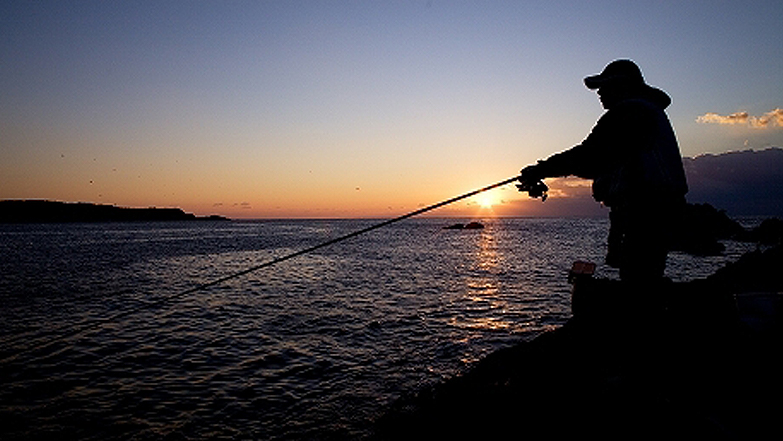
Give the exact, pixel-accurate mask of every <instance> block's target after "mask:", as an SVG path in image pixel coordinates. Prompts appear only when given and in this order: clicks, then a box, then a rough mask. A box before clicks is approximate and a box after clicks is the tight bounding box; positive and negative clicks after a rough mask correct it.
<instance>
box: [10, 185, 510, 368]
mask: <svg viewBox="0 0 783 441" xmlns="http://www.w3.org/2000/svg"><path fill="white" fill-rule="evenodd" d="M518 180H519V176H514V177H513V178H508V179H506V180H504V181H500V182H497V183H494V184H492V185H488V186H486V187H483V188H480V189H478V190H473V191H470V192H468V193H465V194H462V195H460V196H455V197H453V198H451V199H447V200H445V201H442V202H438V203H437V204H432V205H430V206H427V207H424V208H421V209H418V210H416V211H412V212H410V213H407V214H403V215H402V216H398V217H395V218H393V219H388V220H385V221H383V222H379V223H377V224H374V225H371V226H369V227H366V228H362V229H360V230H357V231H354V232H352V233H348V234H346V235H343V236H340V237H337V238H334V239H331V240H328V241H326V242H322V243H319V244H317V245H313V246H311V247H309V248H305V249H303V250H300V251H296V252H294V253H291V254H287V255H285V256H281V257H278V258H276V259H272V260H269V261H267V262H264V263H262V264H260V265H256V266H252V267H250V268H246V269H244V270H242V271H238V272H235V273H232V274H229V275H226V276H223V277H220V278H217V279H215V280H212V281H210V282H206V283H202V284H200V285H197V286H195V287H193V288H190V289H186V290H184V291H181V292H179V293H177V294H175V295H173V296H171V297H166V298H164V299H160V300H156V301H153V302H149V303H146V304H144V305H142V306H140V307H137V308H131V309H129V310H126V311H123V312H119V313H117V314H114V315H113V316H111V317H108V318H104V319H95V320H94V321H92V322H91V323H88V324H86V325H85V326H82V327H81V328H78V329H76V330H74V331H71V332H69V333H67V334H64V335H60V336H58V337H56V338H55V339H54V340H50V341H49V342H47V343H44V344H41V345H36V346H33V347H31V348H27V349H25V350H23V351H22V352H20V353H17V354H14V355H11V356H9V357H6V358H4V359H3V360H0V363H5V362H7V361H10V360H13V359H15V358H16V357H18V356H19V355H21V354H24V353H27V352H31V351H34V350H40V349H44V348H46V347H48V346H50V345H53V344H54V343H57V342H58V341H62V340H65V339H67V338H71V337H76V336H78V335H80V334H84V333H86V332H87V331H90V330H93V329H96V328H98V327H100V326H102V325H104V324H107V323H112V322H116V321H117V319H120V318H123V317H126V316H128V315H131V314H135V313H137V312H139V311H141V310H143V309H149V308H152V307H156V306H160V305H163V304H165V303H169V302H173V301H175V300H177V299H180V298H182V297H184V296H186V295H188V294H193V293H194V292H198V291H202V290H205V289H207V288H210V287H213V286H215V285H220V284H222V283H225V282H228V281H229V280H232V279H236V278H238V277H242V276H244V275H247V274H250V273H252V272H255V271H258V270H261V269H264V268H268V267H270V266H273V265H277V264H278V263H281V262H285V261H286V260H290V259H293V258H295V257H298V256H301V255H303V254H308V253H311V252H313V251H315V250H318V249H321V248H324V247H327V246H330V245H334V244H336V243H338V242H342V241H345V240H348V239H351V238H354V237H356V236H359V235H362V234H365V233H368V232H370V231H373V230H377V229H378V228H383V227H385V226H387V225H391V224H393V223H395V222H399V221H401V220H405V219H408V218H411V217H414V216H418V215H420V214H423V213H426V212H428V211H432V210H434V209H436V208H440V207H443V206H445V205H449V204H453V203H454V202H457V201H459V200H462V199H466V198H469V197H471V196H475V195H477V194H479V193H483V192H485V191H488V190H492V189H493V188H497V187H502V186H503V185H506V184H510V183H512V182H514V181H518ZM22 338H24V337H22ZM22 338H19V339H16V340H14V341H12V342H4V345H6V347H8V346H13V345H14V344H15V343H17V342H18V341H19V340H21V339H22Z"/></svg>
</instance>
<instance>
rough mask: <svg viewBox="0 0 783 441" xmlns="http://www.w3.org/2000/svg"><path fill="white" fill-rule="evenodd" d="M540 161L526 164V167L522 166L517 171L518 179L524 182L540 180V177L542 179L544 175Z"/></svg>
mask: <svg viewBox="0 0 783 441" xmlns="http://www.w3.org/2000/svg"><path fill="white" fill-rule="evenodd" d="M541 163H542V161H538V163H537V164H534V165H528V166H527V167H525V168H523V169H522V170H521V171H520V172H519V181H520V182H522V183H525V182H535V181H540V180H541V179H544V178H545V177H546V176H545V175H544V173H543V171H542V170H541V169H542V168H543V167H541Z"/></svg>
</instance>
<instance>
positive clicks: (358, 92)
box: [0, 0, 783, 218]
mask: <svg viewBox="0 0 783 441" xmlns="http://www.w3.org/2000/svg"><path fill="white" fill-rule="evenodd" d="M781 17H783V2H780V1H779V0H775V1H754V2H747V3H743V2H737V1H732V2H722V1H688V2H682V1H661V2H630V1H615V2H603V1H597V2H590V1H553V0H547V1H541V2H539V1H524V2H520V1H493V2H481V1H465V2H462V1H439V0H428V1H427V0H425V1H388V2H386V1H383V2H380V1H350V0H342V1H231V0H226V1H197V0H196V1H173V0H172V1H163V2H161V1H122V2H120V1H14V0H10V1H9V0H6V1H4V2H2V3H0V60H2V61H0V199H51V200H63V201H82V202H95V203H107V204H115V205H120V206H131V207H148V206H157V207H180V208H182V209H184V210H185V211H188V212H193V213H196V214H200V215H209V214H221V215H225V216H229V217H234V218H281V217H318V218H321V217H391V216H398V215H401V214H404V213H406V212H410V211H413V210H416V209H419V208H421V207H423V206H426V205H430V204H433V203H436V202H439V201H442V200H445V199H448V198H451V197H453V196H456V195H459V194H462V193H466V192H468V191H470V190H473V189H476V188H480V187H483V186H486V185H489V184H492V183H494V182H499V181H502V180H505V179H507V178H510V177H513V176H514V175H515V174H517V173H518V172H519V170H520V169H521V168H522V167H524V166H525V165H528V164H531V163H534V162H535V161H536V160H537V159H543V158H546V157H547V156H549V155H551V154H553V153H556V152H558V151H562V150H565V149H567V148H569V147H571V146H573V145H575V144H578V143H579V142H580V141H581V140H582V139H584V137H585V136H586V135H587V133H589V131H590V129H591V127H592V126H593V124H594V123H595V121H596V120H597V119H598V118H599V117H600V116H601V114H602V113H603V109H602V108H601V106H600V103H599V102H598V100H597V97H596V94H595V93H594V92H593V91H590V90H588V89H586V88H585V87H584V84H583V82H582V80H583V78H584V77H585V76H587V75H591V74H595V73H598V72H600V71H601V70H602V69H603V67H604V66H605V65H606V64H607V63H609V62H610V61H612V60H614V59H617V58H630V59H633V60H634V61H636V62H637V63H638V64H639V65H640V67H641V69H642V71H643V73H644V76H645V79H646V80H647V82H648V83H649V84H652V85H654V86H656V87H660V88H661V89H663V90H665V91H666V92H667V93H669V95H671V97H672V99H673V103H672V105H671V106H670V107H669V108H668V109H667V113H668V115H669V117H670V119H671V121H672V123H673V125H674V128H675V131H676V133H677V136H678V139H679V142H680V148H681V151H682V154H683V156H688V157H694V156H698V155H703V154H707V153H710V154H720V153H725V152H731V151H739V150H747V149H764V148H767V147H771V146H783V124H782V123H783V111H780V110H779V109H780V108H783V87H782V86H781V85H783V56H781V46H780V42H781V41H783V26H780V18H781ZM558 189H560V190H558ZM564 189H565V190H564ZM571 192H573V194H577V193H578V194H582V195H584V194H589V188H588V187H586V186H585V185H584V182H579V181H573V180H566V181H558V182H555V183H554V185H553V192H552V197H550V199H549V200H547V202H546V203H545V204H543V205H541V202H540V201H537V200H529V199H528V198H527V196H526V195H525V194H521V193H518V192H516V190H515V189H514V188H513V186H510V185H509V186H506V187H503V188H500V189H496V190H493V191H492V192H489V193H486V194H484V195H482V196H481V197H477V198H471V199H468V200H464V201H460V202H458V203H455V204H453V205H451V206H448V207H445V208H442V209H439V210H437V211H436V212H434V214H436V215H464V216H474V215H489V214H493V213H494V214H502V215H520V216H524V215H528V214H532V213H540V210H541V207H547V209H548V210H550V211H551V212H552V213H555V212H556V213H566V214H567V212H568V209H566V208H567V207H569V205H568V200H569V196H570V195H571V194H572V193H571ZM585 192H586V193H585ZM593 204H594V203H593ZM582 205H584V204H582ZM594 205H595V206H597V204H594ZM595 206H593V207H592V208H591V209H593V210H595V209H597V208H596V207H595ZM599 208H600V207H599ZM536 210H538V211H536ZM577 211H578V210H577Z"/></svg>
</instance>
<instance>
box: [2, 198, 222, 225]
mask: <svg viewBox="0 0 783 441" xmlns="http://www.w3.org/2000/svg"><path fill="white" fill-rule="evenodd" d="M190 220H229V219H228V218H225V217H223V216H217V215H212V216H196V215H195V214H192V213H186V212H184V211H182V210H181V209H179V208H155V207H150V208H127V207H117V206H115V205H102V204H92V203H87V202H60V201H48V200H4V201H0V223H6V224H8V223H66V222H160V221H190Z"/></svg>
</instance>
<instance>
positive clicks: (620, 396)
mask: <svg viewBox="0 0 783 441" xmlns="http://www.w3.org/2000/svg"><path fill="white" fill-rule="evenodd" d="M781 268H783V247H781V245H777V246H774V247H771V248H769V249H768V250H766V251H756V252H753V253H749V254H747V255H745V256H743V257H742V258H741V259H740V260H739V261H737V262H736V263H734V264H731V265H729V266H727V267H725V268H723V269H721V270H719V271H718V272H716V273H715V274H714V275H712V276H711V277H709V278H707V279H702V280H696V281H692V282H688V283H672V282H668V283H664V284H663V285H661V286H659V287H656V288H655V289H652V290H651V291H650V293H649V295H648V296H646V297H647V299H648V300H647V301H645V300H644V297H645V296H642V295H639V296H635V294H638V293H633V292H627V291H626V290H625V289H624V287H623V286H621V285H620V284H619V282H614V281H607V280H593V279H586V280H581V281H578V282H577V285H576V287H575V291H574V300H577V302H575V303H574V306H575V311H574V316H573V318H572V319H571V320H569V321H568V322H567V323H566V324H565V325H564V326H562V327H560V328H558V329H556V330H554V331H552V332H548V333H545V334H543V335H541V336H539V337H538V338H536V339H534V340H532V341H530V342H523V343H520V344H518V345H516V346H514V347H511V348H507V349H503V350H500V351H497V352H495V353H493V354H491V355H489V356H488V357H486V358H485V359H483V360H481V361H480V362H478V363H477V364H476V365H475V366H474V367H473V368H472V369H471V370H470V371H469V372H467V373H465V374H464V375H461V376H458V377H456V378H453V379H451V380H449V381H446V382H445V383H442V384H440V385H438V386H435V387H432V388H428V389H425V390H422V391H418V392H417V393H416V394H415V395H411V396H408V397H405V398H403V399H401V400H399V401H398V402H396V403H395V404H394V406H392V408H391V409H389V410H388V411H387V412H386V413H385V414H384V415H383V416H382V417H381V418H380V419H379V420H378V421H377V424H376V434H375V437H374V438H375V439H378V440H403V439H405V440H408V439H427V440H433V439H450V440H461V439H493V438H496V437H497V438H501V437H502V439H528V438H534V437H539V436H543V437H547V438H550V439H563V438H567V437H579V438H585V437H589V436H595V437H598V438H599V439H666V438H674V439H688V438H694V439H761V438H770V437H771V438H774V437H776V436H780V432H781V428H780V425H779V423H778V420H779V411H780V404H779V402H780V398H781V392H783V381H781V378H783V376H781V372H783V371H781V368H783V362H782V361H781V360H780V357H779V352H780V348H781V342H782V341H783V338H782V337H783V331H782V330H781V324H780V312H781V293H783V278H781V277H780V276H779V271H781ZM776 433H777V434H778V435H775V434H776Z"/></svg>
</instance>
